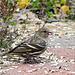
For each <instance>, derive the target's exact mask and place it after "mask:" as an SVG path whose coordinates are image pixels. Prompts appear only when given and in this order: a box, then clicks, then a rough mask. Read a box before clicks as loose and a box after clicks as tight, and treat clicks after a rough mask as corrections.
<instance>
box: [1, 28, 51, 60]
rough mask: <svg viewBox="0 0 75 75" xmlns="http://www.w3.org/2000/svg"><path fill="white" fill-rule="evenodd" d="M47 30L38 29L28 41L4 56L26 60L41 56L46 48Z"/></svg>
mask: <svg viewBox="0 0 75 75" xmlns="http://www.w3.org/2000/svg"><path fill="white" fill-rule="evenodd" d="M49 33H52V32H49V29H47V28H40V29H39V30H38V31H36V32H35V34H34V35H33V36H32V37H30V38H29V39H28V40H26V41H24V42H22V43H21V44H19V45H18V46H17V47H15V48H14V49H12V50H10V51H9V52H7V53H4V54H3V55H2V56H4V55H11V54H15V55H19V56H22V57H24V58H27V59H31V58H32V57H33V58H34V57H37V56H38V55H40V54H42V53H43V52H44V51H45V50H46V48H47V41H46V39H47V38H48V35H49Z"/></svg>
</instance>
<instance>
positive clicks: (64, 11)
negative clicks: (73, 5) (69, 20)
mask: <svg viewBox="0 0 75 75" xmlns="http://www.w3.org/2000/svg"><path fill="white" fill-rule="evenodd" d="M68 10H69V7H68V6H66V5H64V6H62V7H61V11H62V12H63V13H66V11H68Z"/></svg>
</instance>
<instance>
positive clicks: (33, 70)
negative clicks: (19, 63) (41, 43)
mask: <svg viewBox="0 0 75 75" xmlns="http://www.w3.org/2000/svg"><path fill="white" fill-rule="evenodd" d="M35 71H37V69H32V70H28V71H27V72H28V73H32V72H35Z"/></svg>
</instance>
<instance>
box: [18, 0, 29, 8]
mask: <svg viewBox="0 0 75 75" xmlns="http://www.w3.org/2000/svg"><path fill="white" fill-rule="evenodd" d="M26 4H28V0H17V5H18V7H19V8H20V9H24V8H25V5H26Z"/></svg>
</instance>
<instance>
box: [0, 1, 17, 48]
mask: <svg viewBox="0 0 75 75" xmlns="http://www.w3.org/2000/svg"><path fill="white" fill-rule="evenodd" d="M15 8H16V1H13V0H1V1H0V18H1V21H2V30H0V32H1V37H0V47H6V46H7V44H6V41H4V39H5V38H6V35H7V33H9V32H8V28H9V23H10V22H11V21H10V20H11V19H12V17H13V13H14V10H15ZM12 23H14V22H12ZM14 24H15V23H14Z"/></svg>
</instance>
